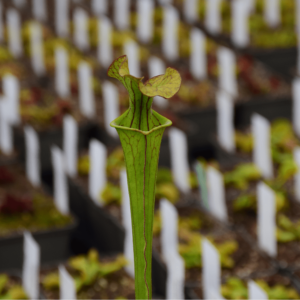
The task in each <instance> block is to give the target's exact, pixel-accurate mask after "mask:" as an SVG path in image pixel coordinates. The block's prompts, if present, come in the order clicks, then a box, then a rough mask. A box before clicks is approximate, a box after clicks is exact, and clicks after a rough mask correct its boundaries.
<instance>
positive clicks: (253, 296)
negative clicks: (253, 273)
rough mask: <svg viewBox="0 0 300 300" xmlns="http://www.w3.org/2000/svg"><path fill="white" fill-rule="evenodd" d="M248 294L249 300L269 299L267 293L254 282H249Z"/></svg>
mask: <svg viewBox="0 0 300 300" xmlns="http://www.w3.org/2000/svg"><path fill="white" fill-rule="evenodd" d="M248 294H249V296H248V299H249V300H264V299H269V297H268V295H267V293H266V292H265V291H264V290H263V289H262V288H261V287H260V286H259V285H258V284H257V283H255V282H254V281H253V280H249V282H248Z"/></svg>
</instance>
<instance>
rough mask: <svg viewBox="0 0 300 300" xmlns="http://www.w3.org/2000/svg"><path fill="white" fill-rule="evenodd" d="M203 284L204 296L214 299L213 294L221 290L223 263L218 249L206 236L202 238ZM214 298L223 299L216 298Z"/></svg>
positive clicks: (217, 293)
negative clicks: (221, 263)
mask: <svg viewBox="0 0 300 300" xmlns="http://www.w3.org/2000/svg"><path fill="white" fill-rule="evenodd" d="M199 247H202V286H203V298H204V299H212V297H211V296H212V295H214V294H215V295H219V294H220V292H221V265H220V255H219V252H218V250H217V249H216V248H215V247H214V246H213V245H212V244H211V242H209V241H208V240H207V239H206V238H202V240H201V245H199ZM213 299H222V297H221V298H215V297H213Z"/></svg>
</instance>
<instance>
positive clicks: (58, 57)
mask: <svg viewBox="0 0 300 300" xmlns="http://www.w3.org/2000/svg"><path fill="white" fill-rule="evenodd" d="M55 90H56V93H57V94H58V96H59V97H61V98H68V97H69V95H70V78H69V58H68V53H67V51H66V50H65V48H63V47H61V46H57V47H56V49H55Z"/></svg>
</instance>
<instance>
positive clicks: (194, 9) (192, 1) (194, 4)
mask: <svg viewBox="0 0 300 300" xmlns="http://www.w3.org/2000/svg"><path fill="white" fill-rule="evenodd" d="M183 15H184V19H185V21H186V22H188V23H190V24H193V23H194V22H196V21H197V20H198V0H184V2H183Z"/></svg>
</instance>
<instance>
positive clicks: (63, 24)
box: [55, 0, 69, 38]
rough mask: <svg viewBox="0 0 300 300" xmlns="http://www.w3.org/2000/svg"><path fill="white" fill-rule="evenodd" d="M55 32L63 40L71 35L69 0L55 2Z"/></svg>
mask: <svg viewBox="0 0 300 300" xmlns="http://www.w3.org/2000/svg"><path fill="white" fill-rule="evenodd" d="M55 30H56V34H57V35H58V36H59V37H61V38H66V37H68V35H69V0H56V1H55Z"/></svg>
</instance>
